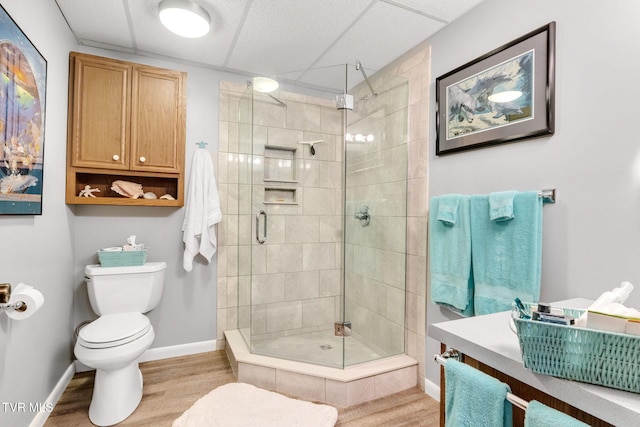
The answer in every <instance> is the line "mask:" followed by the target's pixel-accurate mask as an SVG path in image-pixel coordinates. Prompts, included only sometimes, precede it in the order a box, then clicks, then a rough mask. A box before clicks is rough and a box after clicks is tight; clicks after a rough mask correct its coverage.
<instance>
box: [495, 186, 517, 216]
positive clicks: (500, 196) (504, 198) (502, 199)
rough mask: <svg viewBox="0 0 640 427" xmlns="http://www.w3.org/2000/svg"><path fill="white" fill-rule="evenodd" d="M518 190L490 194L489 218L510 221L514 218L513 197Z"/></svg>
mask: <svg viewBox="0 0 640 427" xmlns="http://www.w3.org/2000/svg"><path fill="white" fill-rule="evenodd" d="M515 195H516V191H501V192H498V193H491V194H489V219H490V220H491V221H509V220H512V219H513V198H514V197H515Z"/></svg>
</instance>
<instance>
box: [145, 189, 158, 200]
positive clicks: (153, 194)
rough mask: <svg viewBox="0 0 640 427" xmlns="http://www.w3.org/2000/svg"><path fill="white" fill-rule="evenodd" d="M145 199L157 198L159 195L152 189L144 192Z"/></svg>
mask: <svg viewBox="0 0 640 427" xmlns="http://www.w3.org/2000/svg"><path fill="white" fill-rule="evenodd" d="M142 197H144V198H145V199H157V198H158V196H156V194H155V193H153V192H151V191H147V192H146V193H144V195H143V196H142Z"/></svg>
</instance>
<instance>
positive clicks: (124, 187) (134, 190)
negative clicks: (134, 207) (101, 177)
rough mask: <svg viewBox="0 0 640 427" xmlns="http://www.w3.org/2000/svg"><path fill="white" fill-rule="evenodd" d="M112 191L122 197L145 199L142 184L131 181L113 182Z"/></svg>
mask: <svg viewBox="0 0 640 427" xmlns="http://www.w3.org/2000/svg"><path fill="white" fill-rule="evenodd" d="M111 189H112V190H113V191H115V192H116V193H118V194H120V195H121V196H125V197H129V198H131V199H137V198H138V197H144V191H142V184H137V183H135V182H129V181H122V180H118V181H113V182H112V183H111Z"/></svg>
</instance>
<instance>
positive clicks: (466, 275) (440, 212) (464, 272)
mask: <svg viewBox="0 0 640 427" xmlns="http://www.w3.org/2000/svg"><path fill="white" fill-rule="evenodd" d="M454 207H455V208H454ZM429 271H430V274H431V301H433V302H434V303H435V304H439V305H441V306H443V307H446V308H448V309H450V310H452V311H454V312H456V313H458V314H461V315H462V316H472V315H473V276H472V275H471V229H470V218H469V196H465V195H461V194H447V195H444V196H437V197H432V198H431V201H430V204H429Z"/></svg>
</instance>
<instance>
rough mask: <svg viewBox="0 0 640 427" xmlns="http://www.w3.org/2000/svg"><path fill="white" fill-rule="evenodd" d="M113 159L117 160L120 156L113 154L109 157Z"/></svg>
mask: <svg viewBox="0 0 640 427" xmlns="http://www.w3.org/2000/svg"><path fill="white" fill-rule="evenodd" d="M111 158H112V159H113V160H114V161H116V162H117V161H118V160H120V156H118V155H117V154H114V155H113V157H111Z"/></svg>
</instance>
